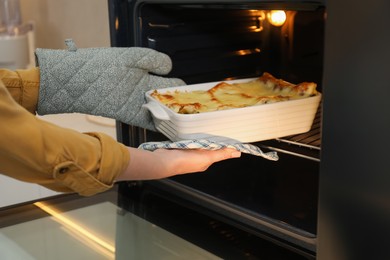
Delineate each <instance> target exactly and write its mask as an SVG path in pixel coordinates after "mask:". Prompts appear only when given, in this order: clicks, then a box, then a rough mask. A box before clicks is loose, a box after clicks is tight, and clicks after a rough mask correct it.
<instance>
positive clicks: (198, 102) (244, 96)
mask: <svg viewBox="0 0 390 260" xmlns="http://www.w3.org/2000/svg"><path fill="white" fill-rule="evenodd" d="M316 88H317V84H315V83H313V82H302V83H299V84H293V83H290V82H287V81H284V80H282V79H277V78H275V77H274V76H272V75H271V74H269V73H267V72H265V73H264V74H263V75H262V76H261V77H259V78H257V79H255V80H251V81H248V82H244V83H227V82H221V83H219V84H217V85H216V86H214V87H213V88H211V89H209V90H195V91H179V90H175V91H173V92H169V91H168V92H165V93H160V92H158V91H157V90H154V91H153V92H152V94H151V96H152V97H154V98H155V99H157V100H158V101H160V102H161V103H163V104H164V105H166V106H167V107H169V108H170V109H172V110H173V111H175V112H177V113H179V114H195V113H202V112H211V111H217V110H225V109H232V108H240V107H247V106H255V105H261V104H268V103H274V102H280V101H287V100H292V99H300V98H305V97H310V96H314V95H317V93H318V92H317V90H316Z"/></svg>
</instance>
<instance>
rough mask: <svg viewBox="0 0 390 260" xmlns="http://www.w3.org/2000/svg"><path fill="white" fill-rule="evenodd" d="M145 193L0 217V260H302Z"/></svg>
mask: <svg viewBox="0 0 390 260" xmlns="http://www.w3.org/2000/svg"><path fill="white" fill-rule="evenodd" d="M142 186H143V185H138V184H136V185H134V189H130V192H126V194H125V195H124V194H120V193H119V192H118V188H117V187H115V188H114V189H112V190H110V191H108V192H104V193H101V194H98V195H96V196H93V197H80V196H78V195H75V194H67V195H58V196H55V197H52V198H49V199H45V200H42V201H37V202H31V203H26V204H22V205H18V206H13V207H7V208H4V209H2V210H1V211H0V259H4V260H7V259H24V260H26V259H27V260H28V259H56V260H61V259H94V260H95V259H306V258H304V257H302V256H301V255H298V254H295V253H293V252H291V251H288V250H287V249H284V248H282V247H279V246H277V245H275V244H273V243H271V242H269V241H267V240H263V239H261V238H260V237H257V236H253V235H251V234H248V233H246V232H244V231H241V230H238V229H236V228H234V227H232V226H230V225H228V224H227V223H223V222H221V221H218V220H216V219H214V218H212V217H211V216H208V215H206V214H202V213H201V211H197V210H195V209H192V208H189V207H183V206H182V205H180V204H178V203H176V202H175V201H173V200H170V199H169V198H167V197H165V196H160V195H158V194H155V193H154V192H153V191H148V190H144V189H143V188H140V187H142Z"/></svg>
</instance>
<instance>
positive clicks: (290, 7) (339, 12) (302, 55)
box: [109, 0, 390, 259]
mask: <svg viewBox="0 0 390 260" xmlns="http://www.w3.org/2000/svg"><path fill="white" fill-rule="evenodd" d="M336 2H338V1H321V0H316V1H305V0H298V1H293V0H290V1H287V0H285V1H262V0H257V1H252V0H248V1H234V0H225V1H218V0H214V1H201V0H191V1H187V0H153V1H152V0H150V1H149V0H133V1H125V0H111V1H109V11H110V32H111V43H112V46H117V47H131V46H140V47H148V48H153V49H156V50H158V51H160V52H163V53H166V54H168V55H169V56H170V57H171V59H172V61H173V69H172V71H171V72H170V74H169V75H168V76H169V77H177V78H181V79H183V80H184V81H185V82H186V83H187V84H196V83H203V82H213V81H221V80H227V79H241V78H251V77H257V76H260V75H261V74H262V73H263V72H269V73H271V74H273V75H275V76H276V77H278V78H282V79H284V80H287V81H290V82H294V83H299V82H303V81H313V82H316V83H317V84H318V90H319V91H320V92H321V93H323V100H322V103H321V104H320V107H319V108H318V111H317V114H316V117H315V119H314V121H313V125H312V128H311V130H310V131H308V132H306V133H303V134H298V135H293V136H285V137H280V138H277V139H273V140H266V141H261V142H254V143H252V144H254V145H256V146H258V147H260V148H261V149H262V150H264V151H276V152H277V153H278V155H279V160H278V161H277V162H274V161H268V160H265V159H262V158H259V157H255V156H251V155H245V154H243V155H242V157H241V158H240V159H235V160H228V161H224V162H220V163H217V164H215V165H213V166H212V167H210V168H209V169H208V170H207V171H206V172H205V173H197V174H189V175H183V176H176V177H172V178H168V179H164V180H158V181H146V182H127V183H121V185H120V191H121V192H122V193H123V194H132V193H133V192H134V191H135V190H136V191H138V192H139V198H140V200H145V201H147V200H148V196H156V195H157V196H161V197H164V198H167V199H169V200H172V201H175V202H176V203H178V204H181V205H184V206H185V207H188V208H192V209H194V210H196V211H200V212H203V213H204V214H208V215H210V216H213V217H214V218H215V219H217V220H220V221H224V222H227V223H229V224H231V225H233V226H235V227H237V228H239V229H242V230H245V231H247V232H249V233H251V234H253V235H255V236H257V237H261V238H263V239H265V240H268V241H272V243H275V244H277V245H280V246H281V247H284V248H288V249H289V250H292V251H294V252H296V253H298V254H300V255H303V256H305V257H308V258H315V257H316V255H317V251H318V250H319V245H318V242H319V239H318V238H319V235H318V232H321V230H322V233H323V234H328V233H329V236H327V237H332V235H333V236H334V235H335V234H338V233H337V232H336V233H335V232H333V231H331V229H330V228H329V226H328V225H329V223H332V224H333V222H332V221H333V220H332V219H333V218H336V219H339V218H338V217H340V216H341V215H340V216H339V214H342V217H348V216H349V214H350V213H348V212H347V211H345V212H344V211H343V210H342V209H343V208H344V209H346V208H348V207H350V204H349V202H350V201H349V200H348V198H347V197H345V196H344V195H345V194H344V192H345V190H344V188H340V186H339V185H338V184H340V183H343V184H345V185H347V186H348V185H351V183H350V182H348V181H347V180H351V179H353V178H354V177H353V176H349V178H348V179H343V178H342V177H341V176H348V175H351V174H352V173H351V172H350V171H349V169H354V173H355V174H356V172H358V173H359V171H360V170H361V168H359V165H360V161H356V160H357V159H359V158H361V159H362V162H363V158H362V155H360V154H358V155H357V156H356V157H352V155H356V154H357V152H356V151H357V149H358V148H357V146H356V145H357V143H356V140H353V141H351V142H352V143H350V146H349V147H343V146H342V144H346V143H348V140H350V139H351V138H352V136H354V134H352V133H356V132H359V131H363V130H361V129H357V128H358V127H359V126H358V125H356V123H352V122H357V121H350V120H352V119H351V118H353V116H352V115H355V116H357V115H356V113H354V112H357V111H361V107H359V103H357V102H354V101H356V99H355V98H360V97H361V96H364V93H363V92H362V91H357V92H355V91H350V92H352V94H349V93H350V92H348V91H346V90H345V88H344V89H343V88H341V87H340V84H345V85H348V83H349V82H348V80H347V81H343V80H344V79H345V77H346V76H345V75H348V76H349V77H354V79H355V78H358V77H363V73H365V72H364V71H360V73H356V71H353V70H352V69H351V71H349V70H348V69H346V68H354V67H353V65H355V64H356V63H354V59H353V57H351V56H348V53H351V54H350V55H354V53H355V54H357V53H360V52H362V51H364V50H365V49H364V48H361V49H359V48H357V49H356V50H355V49H353V48H350V47H351V46H356V44H357V43H356V42H353V41H352V39H355V40H356V39H359V40H361V41H364V40H368V38H369V37H368V38H367V37H366V38H364V37H361V38H356V37H355V38H353V37H352V38H351V39H346V36H347V35H351V36H354V35H355V34H354V33H353V32H352V31H351V30H354V29H356V27H355V25H361V26H362V27H361V28H360V27H359V30H362V29H366V30H371V31H372V30H373V29H372V28H369V27H368V25H367V24H366V23H364V22H363V21H362V17H363V14H365V15H367V11H366V8H365V7H364V4H363V2H365V1H357V2H358V3H357V4H356V3H355V2H354V1H351V0H347V1H343V2H345V3H343V4H339V3H336ZM347 2H349V4H350V6H352V5H356V10H355V9H354V12H351V8H349V6H348V4H347ZM360 2H362V3H360ZM374 2H377V5H376V6H375V7H376V8H372V9H370V10H373V9H374V10H375V11H372V13H374V12H379V13H380V12H381V8H379V6H381V5H382V7H383V6H385V5H386V4H387V3H385V1H380V0H375V1H374ZM274 11H283V12H282V14H283V15H285V20H284V21H282V23H281V24H278V23H277V21H275V20H272V16H271V15H272V14H273V12H274ZM332 11H333V12H332ZM343 12H344V13H343ZM351 13H352V14H351ZM333 14H334V16H333V20H331V23H330V25H329V24H328V22H327V21H328V15H331V17H332V15H333ZM346 14H348V15H347V16H346ZM369 15H373V14H369ZM380 15H382V14H381V13H380ZM346 17H348V19H347V18H346ZM381 17H382V16H381ZM383 17H386V16H384V15H383ZM367 19H369V18H367ZM371 19H374V18H373V17H371ZM384 19H385V18H384ZM386 19H387V20H386V21H388V18H386ZM351 21H354V23H355V24H353V23H352V22H351ZM386 21H381V22H382V23H385V22H386ZM368 23H370V24H371V23H372V24H374V25H375V26H376V28H377V29H378V30H379V29H380V28H381V27H380V26H379V27H378V24H375V22H374V21H372V20H370V21H369V22H368ZM378 23H379V22H378ZM345 32H348V34H345ZM343 33H344V34H343ZM385 34H386V35H385V36H384V35H383V33H379V32H378V37H379V38H380V37H385V42H387V43H389V36H388V33H385ZM356 35H357V34H356ZM375 35H376V34H375ZM336 36H337V37H340V38H339V39H343V40H342V43H340V40H339V39H336V38H335V37H336ZM372 37H374V38H375V36H372ZM386 37H387V38H386ZM379 38H378V39H379ZM359 43H360V42H359ZM348 44H349V45H348ZM359 46H360V45H359ZM381 46H382V45H381ZM383 46H384V45H383ZM383 46H382V47H381V48H382V50H384V49H385V48H384V47H383ZM370 47H371V48H373V49H375V47H374V45H372V46H370ZM337 51H339V52H338V54H339V55H340V56H339V58H338V57H336V56H335V53H337ZM388 53H389V52H388V51H387V49H386V50H385V51H384V54H386V55H388ZM325 54H327V55H325ZM386 55H385V56H384V57H382V56H380V55H378V59H377V60H378V62H383V64H382V65H384V62H385V60H386V59H385V58H386V57H388V56H386ZM363 56H364V55H363ZM340 59H341V60H340ZM355 62H357V61H356V60H355ZM351 63H352V65H351ZM363 68H364V69H365V70H366V71H368V72H369V71H370V69H371V67H367V66H366V65H362V67H361V68H357V70H358V69H361V70H363ZM377 71H378V70H377ZM379 71H380V70H379ZM374 74H375V75H376V76H380V77H382V78H381V79H384V78H385V76H384V75H386V73H385V72H383V74H380V73H379V75H377V74H378V73H374ZM340 75H342V76H340ZM352 82H354V83H355V84H356V86H359V88H358V89H362V88H364V86H363V87H362V86H360V85H359V84H360V83H359V82H358V81H355V80H353V81H352ZM366 83H367V81H366ZM336 86H337V87H336ZM349 87H350V86H349ZM375 87H376V86H373V87H372V88H375ZM378 88H381V85H378ZM340 89H341V90H340ZM363 90H364V89H363ZM386 91H387V92H386V93H387V94H388V93H389V90H388V89H387V90H386ZM339 94H341V95H342V96H343V97H344V98H346V99H345V100H344V102H341V101H340V100H339V99H338V98H337V97H339V96H340V95H339ZM343 94H344V95H343ZM327 95H329V96H327ZM331 95H334V96H335V97H334V96H331ZM359 95H361V96H359ZM381 98H382V97H381ZM349 100H352V101H349ZM367 102H368V103H369V101H367ZM369 104H370V103H369ZM384 104H385V103H384ZM353 107H357V110H355V111H352V108H353ZM387 108H389V106H388V105H387ZM370 109H373V110H374V109H376V108H373V107H372V106H371V107H370ZM378 111H381V115H385V117H382V119H383V120H382V121H380V124H381V126H382V128H381V132H382V131H384V130H386V129H387V130H389V122H388V118H390V116H389V112H388V111H390V109H387V110H386V112H385V110H384V109H383V108H382V109H381V110H379V108H378ZM340 113H345V114H344V116H345V118H342V117H341V116H340ZM348 113H350V114H348ZM351 113H352V114H351ZM362 113H364V112H362ZM359 116H360V115H359ZM386 116H387V117H386ZM368 118H370V117H369V116H367V119H368ZM374 118H375V117H371V118H370V120H372V121H373V122H372V123H373V124H372V125H369V126H367V125H365V128H364V129H365V130H364V131H367V132H371V133H374V132H375V130H376V129H377V125H376V123H377V122H376V121H375V120H374ZM354 120H355V119H354ZM374 121H375V122H374ZM362 124H364V123H362ZM339 127H342V129H340V128H339ZM382 133H384V132H382ZM341 134H344V135H343V136H342V137H340V135H341ZM117 135H118V138H119V141H121V142H123V143H124V144H126V145H129V146H134V147H137V146H138V145H140V144H141V143H144V142H148V141H163V140H167V138H166V137H165V136H163V135H162V134H160V133H156V132H152V131H147V130H145V129H140V128H138V127H134V126H130V125H126V124H123V123H120V122H117ZM341 138H342V139H341ZM363 140H365V139H363ZM335 141H337V142H339V143H340V146H336V145H335V143H334V142H335ZM386 142H387V141H386ZM360 144H361V145H363V147H364V145H365V143H364V142H363V143H360ZM368 146H370V144H368V143H367V147H368ZM354 147H355V148H354ZM385 147H386V146H385ZM387 147H389V146H388V145H387ZM342 150H344V153H343V152H342ZM351 150H353V151H351ZM379 156H380V155H379ZM367 157H368V158H370V156H369V155H367V154H366V157H365V159H366V158H367ZM380 157H381V156H380ZM374 161H375V163H376V164H375V165H376V167H377V168H375V170H371V171H372V172H374V175H375V171H377V173H378V175H379V174H382V175H383V170H382V168H383V167H385V166H384V164H383V162H378V161H376V160H374ZM336 162H337V163H336ZM346 162H348V163H346ZM352 165H353V166H352ZM360 166H361V165H360ZM345 172H348V174H347V175H345ZM320 173H321V174H320ZM382 175H381V176H382ZM389 175H390V174H389ZM358 176H365V175H364V174H360V175H359V174H358ZM385 179H386V180H387V179H388V178H385ZM359 180H360V181H361V183H360V184H363V183H364V181H363V180H364V178H363V177H362V178H361V179H359ZM352 183H353V182H352ZM376 184H378V183H376ZM373 185H374V184H373ZM347 191H348V190H347ZM355 192H356V191H355ZM384 193H386V192H384ZM387 193H388V192H387ZM320 194H321V196H320ZM129 196H130V195H129ZM340 197H342V198H345V201H344V200H340V199H339V198H340ZM389 197H390V196H389ZM349 199H351V198H349ZM367 200H369V199H367ZM335 201H337V203H335ZM341 201H342V202H341ZM343 203H344V204H343ZM336 205H337V207H336ZM345 205H349V206H348V207H346V206H345ZM139 211H140V214H142V207H140V209H139ZM340 212H342V213H340ZM319 213H327V214H323V215H322V214H321V215H320V214H319ZM354 213H356V212H354ZM356 225H358V224H356ZM343 234H344V233H343ZM324 237H325V236H324ZM338 238H339V237H338ZM330 240H331V239H330ZM322 241H327V239H325V238H324V239H323V240H322ZM326 246H328V244H326ZM323 248H325V246H323ZM325 251H326V250H325V249H323V252H325ZM328 259H329V258H328ZM355 259H356V258H355Z"/></svg>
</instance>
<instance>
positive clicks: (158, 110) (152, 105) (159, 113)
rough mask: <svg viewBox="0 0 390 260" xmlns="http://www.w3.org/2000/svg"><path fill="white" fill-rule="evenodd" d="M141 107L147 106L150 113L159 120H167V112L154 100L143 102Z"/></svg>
mask: <svg viewBox="0 0 390 260" xmlns="http://www.w3.org/2000/svg"><path fill="white" fill-rule="evenodd" d="M142 107H145V108H147V109H148V110H149V111H150V113H152V115H153V117H155V118H157V119H159V120H169V115H168V113H167V112H166V111H165V110H164V109H163V108H162V107H161V106H160V105H159V104H157V103H156V102H148V103H146V104H143V105H142Z"/></svg>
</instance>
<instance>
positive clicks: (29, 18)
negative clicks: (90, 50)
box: [0, 0, 116, 207]
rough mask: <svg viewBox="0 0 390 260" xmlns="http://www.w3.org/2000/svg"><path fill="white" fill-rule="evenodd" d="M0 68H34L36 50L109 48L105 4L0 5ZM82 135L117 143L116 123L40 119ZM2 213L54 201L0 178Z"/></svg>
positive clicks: (34, 0)
mask: <svg viewBox="0 0 390 260" xmlns="http://www.w3.org/2000/svg"><path fill="white" fill-rule="evenodd" d="M0 22H1V24H0V68H8V69H25V68H29V67H32V66H35V58H34V49H35V48H49V49H64V48H65V44H64V40H65V39H67V38H72V39H73V40H74V41H75V43H76V45H77V46H78V47H79V48H87V47H109V46H110V36H109V23H108V6H107V0H0ZM40 118H42V119H43V120H46V121H49V122H52V123H54V124H57V125H60V126H62V127H67V128H72V129H75V130H77V131H80V132H87V131H99V132H104V133H106V134H108V135H110V136H112V137H113V138H116V132H115V121H114V120H112V119H107V118H101V117H93V116H87V115H84V114H59V115H47V116H41V117H40ZM0 185H1V189H0V197H1V198H2V199H1V200H0V207H4V206H9V205H14V204H17V203H21V202H26V201H31V200H36V199H40V198H44V197H49V196H52V195H56V194H57V193H55V192H53V191H51V190H47V189H45V188H43V187H40V186H38V185H35V184H29V183H22V182H19V181H16V180H13V179H10V178H8V177H5V176H3V175H1V174H0Z"/></svg>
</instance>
